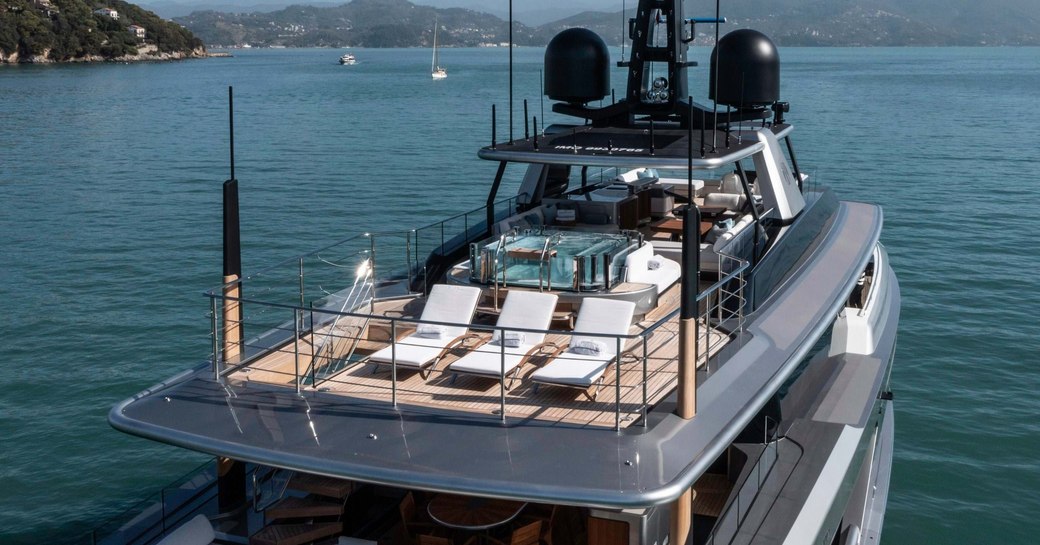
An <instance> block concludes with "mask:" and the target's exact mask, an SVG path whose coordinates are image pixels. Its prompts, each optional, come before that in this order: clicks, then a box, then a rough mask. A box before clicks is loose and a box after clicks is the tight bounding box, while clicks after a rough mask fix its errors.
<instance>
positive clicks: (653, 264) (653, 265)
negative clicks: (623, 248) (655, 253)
mask: <svg viewBox="0 0 1040 545" xmlns="http://www.w3.org/2000/svg"><path fill="white" fill-rule="evenodd" d="M660 268H661V260H660V259H657V257H651V258H650V259H648V260H646V270H648V271H656V270H657V269H660Z"/></svg>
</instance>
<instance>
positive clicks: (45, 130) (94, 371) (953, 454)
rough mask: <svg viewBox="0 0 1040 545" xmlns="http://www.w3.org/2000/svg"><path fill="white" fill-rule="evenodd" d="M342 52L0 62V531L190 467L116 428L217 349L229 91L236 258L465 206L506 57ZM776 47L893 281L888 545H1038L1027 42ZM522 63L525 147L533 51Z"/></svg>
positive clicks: (133, 490) (67, 526) (815, 169)
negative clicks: (119, 406) (350, 57)
mask: <svg viewBox="0 0 1040 545" xmlns="http://www.w3.org/2000/svg"><path fill="white" fill-rule="evenodd" d="M340 53H341V52H339V51H334V50H267V51H259V50H258V51H248V52H246V51H243V52H236V54H235V55H236V56H235V57H234V58H231V59H210V60H204V61H193V62H183V63H173V64H140V65H117V64H107V65H99V66H53V67H3V68H2V69H0V203H2V209H0V233H2V237H0V301H2V307H0V310H2V319H0V336H2V337H0V338H2V339H3V345H4V349H3V351H2V360H0V361H2V362H3V367H2V369H3V373H2V374H0V392H2V394H0V483H2V485H0V542H2V543H30V542H31V543H44V542H60V541H63V540H71V539H73V538H74V537H76V536H78V535H81V534H82V533H83V532H85V531H88V530H90V529H91V528H93V527H95V526H97V525H98V524H100V523H101V522H102V521H103V520H104V519H106V518H108V517H110V516H112V515H115V514H117V513H119V512H121V511H122V510H124V509H126V508H127V507H129V506H130V505H132V504H133V503H134V501H135V500H137V499H140V498H142V497H144V496H146V495H148V494H150V493H153V492H155V491H156V490H158V488H159V487H161V486H162V485H163V484H165V483H167V482H168V481H171V480H173V479H174V478H175V477H177V476H179V475H180V474H181V473H183V472H185V471H187V470H189V469H191V468H193V467H194V466H196V465H197V464H199V463H200V462H201V461H203V460H204V457H202V456H200V455H198V454H194V453H190V452H185V451H182V450H179V449H176V448H173V447H167V446H163V445H159V444H155V443H152V442H150V441H146V440H143V439H138V438H134V437H131V436H127V435H124V434H121V433H119V432H116V431H114V430H112V429H111V428H109V426H108V424H107V423H106V414H107V412H108V410H109V408H110V407H111V406H112V405H113V404H114V403H116V402H117V401H119V400H121V399H123V398H125V397H128V396H130V395H132V394H133V393H135V392H137V391H139V390H141V389H142V388H145V387H147V386H149V385H151V384H154V383H155V382H157V381H158V380H160V379H163V378H166V377H168V376H169V375H171V374H173V373H175V372H177V371H179V370H181V369H183V368H185V367H186V366H188V365H192V364H195V363H197V362H199V361H201V360H202V359H204V358H205V356H206V353H207V351H208V346H209V345H208V343H209V341H208V337H207V333H208V321H207V320H208V319H207V316H206V313H207V311H208V302H207V300H206V299H205V298H204V297H203V296H202V295H201V292H202V291H203V290H204V289H207V288H210V287H212V286H214V285H215V284H217V283H218V282H219V281H220V256H221V240H220V210H221V208H220V207H221V205H220V191H221V189H220V183H221V182H222V181H223V180H224V179H225V178H227V176H228V170H227V134H226V120H227V113H226V98H227V86H228V85H234V86H235V95H236V96H235V106H236V113H237V115H236V139H235V140H236V145H237V148H238V149H237V154H236V159H237V170H236V176H237V177H238V179H239V180H240V181H241V191H242V196H241V201H242V227H243V235H242V240H243V245H244V248H243V261H244V265H245V268H246V270H247V271H249V270H256V269H258V268H260V267H261V266H262V265H264V264H268V263H271V262H273V261H276V260H280V259H282V258H286V257H289V256H292V255H294V254H295V253H297V252H299V251H301V250H303V249H312V248H316V247H318V246H320V245H322V244H323V243H324V242H326V241H329V240H331V239H340V238H343V237H345V236H347V235H349V234H353V233H355V232H357V231H361V230H366V229H378V228H381V227H382V228H385V227H386V226H400V227H405V226H415V225H418V224H424V223H428V222H429V221H432V220H433V219H435V218H440V217H444V216H446V215H448V214H451V213H457V212H462V211H464V210H467V209H471V208H475V207H477V206H479V205H481V204H483V201H484V198H485V194H486V191H487V187H488V185H489V182H490V180H491V179H492V178H493V176H494V171H495V165H494V164H492V163H488V162H484V161H479V160H477V159H476V157H475V152H476V149H477V148H478V147H479V146H481V145H485V144H486V143H488V142H489V141H490V139H491V134H490V127H489V117H490V104H491V103H492V102H495V103H497V104H498V105H499V120H500V124H499V128H500V132H499V138H500V139H502V138H504V136H503V132H504V131H505V126H506V121H505V120H506V109H505V108H506V100H507V88H506V81H507V72H506V64H505V60H506V54H507V52H506V51H505V50H496V49H491V50H445V51H444V52H443V59H442V62H443V64H444V65H445V66H447V67H448V69H449V74H450V76H449V78H448V79H447V80H444V81H437V82H434V81H431V80H430V77H429V74H428V69H429V56H428V52H427V51H422V50H396V51H394V50H377V51H371V50H369V51H366V50H355V51H354V53H355V54H356V55H357V57H358V59H359V61H360V64H358V65H356V66H352V67H342V66H339V65H338V64H337V63H336V60H337V58H338V56H339V54H340ZM781 55H782V57H783V59H784V61H785V64H784V72H783V90H784V95H785V99H786V100H789V101H790V102H791V104H792V111H791V113H790V116H789V119H790V120H792V122H794V123H795V124H796V126H797V132H796V133H795V134H794V142H795V145H796V149H797V151H798V154H799V155H798V158H799V161H800V163H801V165H802V167H803V169H804V170H806V171H809V172H811V173H812V174H813V175H814V176H815V180H816V181H817V182H818V183H821V184H827V185H831V186H833V187H835V188H836V189H837V190H838V192H839V194H840V195H841V196H842V197H844V198H847V199H855V200H865V201H872V202H878V203H880V204H882V205H884V207H885V232H884V235H883V240H884V242H885V243H886V244H887V246H888V248H889V251H890V254H891V257H892V261H893V265H894V267H895V268H896V270H897V272H898V274H899V277H900V281H901V283H902V289H903V315H902V323H901V337H900V344H899V349H898V361H897V364H896V368H895V371H894V373H893V378H892V381H893V388H894V390H895V395H896V404H897V411H898V412H897V421H896V422H897V432H896V434H897V436H896V438H897V447H896V453H895V457H896V465H895V469H894V472H893V476H892V492H891V496H890V499H889V509H888V516H887V519H886V530H885V534H884V540H883V541H884V543H886V544H918V543H954V542H958V543H1032V542H1034V541H1035V535H1036V534H1037V533H1038V531H1040V523H1038V522H1037V520H1038V517H1037V515H1036V512H1037V511H1038V509H1040V461H1038V460H1040V456H1038V454H1037V453H1038V452H1040V419H1038V418H1037V417H1036V416H1035V415H1036V414H1037V413H1038V412H1040V395H1038V394H1037V392H1038V391H1040V370H1038V363H1040V362H1038V358H1037V354H1038V353H1040V340H1038V339H1040V330H1038V328H1037V325H1036V323H1037V320H1036V318H1035V311H1036V309H1037V308H1040V296H1038V294H1037V291H1036V286H1037V284H1038V283H1037V280H1036V270H1037V265H1038V259H1037V255H1036V254H1037V248H1038V244H1037V242H1036V240H1035V238H1034V236H1035V234H1036V233H1037V232H1040V220H1038V219H1037V218H1038V215H1037V213H1036V208H1037V205H1038V204H1040V199H1038V196H1040V188H1038V186H1037V182H1038V177H1037V174H1036V172H1037V171H1036V165H1037V164H1038V163H1040V145H1038V144H1037V142H1038V141H1040V115H1038V113H1037V109H1036V104H1037V102H1036V99H1037V89H1040V50H1038V49H1004V48H992V49H783V50H781ZM694 56H695V58H697V60H700V61H702V66H706V62H704V61H706V56H707V51H706V50H704V49H703V48H701V49H698V50H697V51H696V53H695V55H694ZM516 57H517V60H518V73H517V76H516V81H517V87H516V88H517V97H518V102H517V106H518V108H517V113H516V119H517V121H518V123H517V124H516V127H517V134H522V131H523V129H522V125H520V124H519V120H521V119H522V114H521V113H520V112H521V106H520V102H519V99H522V98H528V99H530V101H531V103H530V108H531V113H532V115H534V114H535V113H536V112H537V113H538V115H539V118H540V119H544V117H543V115H541V112H540V107H539V101H538V94H539V93H538V69H539V67H540V58H541V52H540V51H538V50H534V49H520V50H518V51H517V55H516ZM706 72H707V70H706V69H700V70H699V71H695V72H694V79H693V80H692V82H691V89H692V90H693V91H694V93H696V96H699V97H701V100H704V98H703V97H704V96H705V95H706V93H704V92H702V88H704V87H705V84H704V81H705V77H706V76H705V74H706ZM623 81H624V80H623V78H622V77H620V76H618V75H615V78H614V82H615V85H620V84H621V83H620V82H623ZM546 108H548V106H546ZM552 119H553V118H552V115H551V114H549V120H550V121H551V120H552ZM510 176H511V177H512V178H511V180H512V182H513V183H515V180H516V177H515V176H516V174H510ZM503 191H504V192H506V191H509V188H505V189H504V190H503Z"/></svg>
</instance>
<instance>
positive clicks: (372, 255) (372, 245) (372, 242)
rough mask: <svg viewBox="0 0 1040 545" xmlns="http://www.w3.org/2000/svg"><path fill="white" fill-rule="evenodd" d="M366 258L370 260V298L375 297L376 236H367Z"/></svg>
mask: <svg viewBox="0 0 1040 545" xmlns="http://www.w3.org/2000/svg"><path fill="white" fill-rule="evenodd" d="M368 258H369V259H370V260H372V262H371V266H372V286H373V290H372V296H373V297H375V279H376V236H375V235H374V234H369V235H368Z"/></svg>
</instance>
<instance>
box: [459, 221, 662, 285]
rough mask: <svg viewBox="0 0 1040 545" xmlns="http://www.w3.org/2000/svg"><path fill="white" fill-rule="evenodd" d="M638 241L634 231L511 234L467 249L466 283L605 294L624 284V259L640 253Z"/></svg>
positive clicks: (541, 230) (539, 230) (538, 230)
mask: <svg viewBox="0 0 1040 545" xmlns="http://www.w3.org/2000/svg"><path fill="white" fill-rule="evenodd" d="M641 239H642V236H641V235H640V234H639V233H638V232H635V231H621V232H620V233H595V232H588V231H561V230H557V229H546V228H532V229H514V230H513V231H511V232H509V233H506V234H504V235H502V236H500V237H492V238H489V239H486V240H483V241H480V242H475V243H472V244H470V251H469V259H470V270H471V271H472V272H471V274H470V281H471V282H474V283H479V284H485V285H491V284H495V283H496V281H497V282H498V285H499V286H500V287H508V286H511V285H512V286H522V287H528V288H539V289H552V290H563V291H579V292H580V291H606V290H609V289H611V288H613V287H614V286H616V285H617V284H619V283H620V282H622V281H623V280H624V276H625V274H624V273H625V271H624V264H625V257H626V256H627V255H628V253H629V252H630V251H632V250H634V249H636V248H638V247H639V244H640V243H641ZM604 272H606V275H604Z"/></svg>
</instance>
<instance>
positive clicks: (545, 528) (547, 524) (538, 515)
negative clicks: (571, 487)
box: [522, 504, 560, 545]
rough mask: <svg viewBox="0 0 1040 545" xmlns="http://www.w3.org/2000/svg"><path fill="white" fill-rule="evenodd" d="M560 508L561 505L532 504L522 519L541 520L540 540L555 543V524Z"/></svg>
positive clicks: (551, 544)
mask: <svg viewBox="0 0 1040 545" xmlns="http://www.w3.org/2000/svg"><path fill="white" fill-rule="evenodd" d="M559 510H560V506H559V505H544V504H531V506H530V507H529V508H528V509H527V514H525V515H524V517H523V519H522V520H525V521H532V522H533V521H536V520H537V521H540V522H541V523H542V535H541V537H540V538H539V541H541V542H542V543H544V544H545V545H553V526H554V525H555V524H556V515H557V513H558V511H559Z"/></svg>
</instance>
